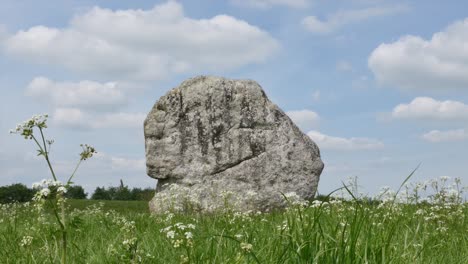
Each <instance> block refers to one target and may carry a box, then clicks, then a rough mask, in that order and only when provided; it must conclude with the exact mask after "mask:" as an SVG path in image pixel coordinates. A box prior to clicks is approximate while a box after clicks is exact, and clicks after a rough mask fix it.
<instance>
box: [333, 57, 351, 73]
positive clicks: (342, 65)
mask: <svg viewBox="0 0 468 264" xmlns="http://www.w3.org/2000/svg"><path fill="white" fill-rule="evenodd" d="M336 70H337V71H341V72H350V71H353V66H352V65H351V63H350V62H348V61H344V60H341V61H338V62H337V63H336Z"/></svg>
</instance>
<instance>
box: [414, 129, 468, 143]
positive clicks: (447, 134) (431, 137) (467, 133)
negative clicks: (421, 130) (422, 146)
mask: <svg viewBox="0 0 468 264" xmlns="http://www.w3.org/2000/svg"><path fill="white" fill-rule="evenodd" d="M422 138H423V139H424V140H427V141H429V142H433V143H439V142H450V141H462V140H466V139H468V130H465V129H455V130H446V131H440V130H432V131H429V132H427V133H426V134H424V135H422Z"/></svg>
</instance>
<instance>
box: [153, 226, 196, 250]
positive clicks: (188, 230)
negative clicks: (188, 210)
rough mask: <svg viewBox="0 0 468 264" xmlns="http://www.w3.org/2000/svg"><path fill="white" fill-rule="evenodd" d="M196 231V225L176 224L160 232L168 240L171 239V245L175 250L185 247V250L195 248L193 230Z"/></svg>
mask: <svg viewBox="0 0 468 264" xmlns="http://www.w3.org/2000/svg"><path fill="white" fill-rule="evenodd" d="M194 229H195V225H194V224H187V225H186V224H183V223H176V224H174V225H171V226H168V227H166V228H163V229H161V230H160V232H161V233H164V234H165V236H166V238H167V239H169V241H170V243H171V244H172V246H173V247H174V248H179V247H181V246H184V247H185V248H191V247H193V233H192V232H193V230H194Z"/></svg>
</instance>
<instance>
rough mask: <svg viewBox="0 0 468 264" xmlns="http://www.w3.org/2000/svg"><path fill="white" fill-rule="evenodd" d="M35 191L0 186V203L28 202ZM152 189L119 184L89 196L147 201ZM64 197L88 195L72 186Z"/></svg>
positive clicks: (18, 186)
mask: <svg viewBox="0 0 468 264" xmlns="http://www.w3.org/2000/svg"><path fill="white" fill-rule="evenodd" d="M36 191H37V190H34V189H32V188H28V187H27V186H26V185H24V184H22V183H15V184H11V185H7V186H0V203H14V202H20V203H23V202H29V201H31V199H32V198H33V196H34V194H35V193H36ZM154 191H155V190H154V189H152V188H145V189H142V188H132V189H130V188H129V187H128V186H126V185H124V184H123V182H122V181H121V182H120V186H117V187H97V188H96V189H95V190H94V192H93V194H92V195H91V197H90V199H91V200H122V201H149V200H151V198H153V196H154ZM65 197H66V198H69V199H87V197H88V194H87V193H86V192H85V190H84V189H83V187H82V186H80V185H72V186H70V187H69V188H68V189H67V192H66V193H65Z"/></svg>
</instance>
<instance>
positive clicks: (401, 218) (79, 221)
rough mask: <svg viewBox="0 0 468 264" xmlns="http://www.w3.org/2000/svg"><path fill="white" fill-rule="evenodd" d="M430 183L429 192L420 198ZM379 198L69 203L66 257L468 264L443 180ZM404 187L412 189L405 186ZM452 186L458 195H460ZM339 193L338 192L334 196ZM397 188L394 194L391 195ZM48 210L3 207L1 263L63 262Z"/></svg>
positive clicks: (458, 208)
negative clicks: (170, 205)
mask: <svg viewBox="0 0 468 264" xmlns="http://www.w3.org/2000/svg"><path fill="white" fill-rule="evenodd" d="M427 185H428V186H429V187H431V186H432V189H433V190H436V191H435V192H434V193H433V194H432V195H428V196H425V197H422V196H420V195H421V193H422V191H423V190H427V188H429V187H428V186H427ZM427 185H426V186H423V185H418V184H409V183H407V184H406V185H405V187H406V189H405V187H404V188H402V190H401V191H400V192H399V193H396V192H392V191H390V190H388V189H385V190H384V191H383V193H382V195H379V199H377V198H374V199H369V198H365V197H359V194H353V190H352V188H351V187H346V188H344V189H342V190H341V194H339V195H334V196H333V197H322V199H320V200H315V201H311V202H305V201H301V200H298V199H295V197H294V196H285V200H286V201H287V203H288V207H287V208H286V209H285V210H279V211H276V212H253V211H249V212H236V211H233V210H231V209H230V208H229V206H227V208H225V209H224V210H221V211H218V212H213V213H209V214H207V213H204V214H202V213H198V212H195V211H193V212H176V211H173V212H171V211H168V212H167V213H165V214H162V215H151V214H150V213H149V212H148V205H147V202H144V201H105V202H104V201H92V200H68V201H67V202H66V204H67V208H66V211H67V223H68V224H67V226H66V232H67V235H68V251H67V259H68V263H425V264H426V263H468V235H467V234H468V222H467V219H468V218H467V217H468V204H467V203H466V202H464V201H463V200H462V199H461V198H462V196H461V193H462V189H460V188H457V187H456V186H458V185H457V184H455V183H454V184H452V185H449V184H448V181H447V179H441V180H440V179H439V180H437V181H433V182H429V183H427ZM409 190H410V191H409ZM457 190H458V191H457ZM335 194H336V193H335ZM397 194H398V195H397ZM53 217H54V216H53V210H50V208H48V207H47V206H42V207H38V206H35V205H34V203H33V202H32V203H24V204H18V203H16V204H3V205H1V209H0V256H1V260H0V262H1V263H60V255H61V246H60V241H61V240H60V239H61V238H60V237H61V230H60V228H59V226H58V225H57V223H56V221H55V220H54V218H53Z"/></svg>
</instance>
